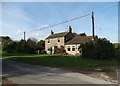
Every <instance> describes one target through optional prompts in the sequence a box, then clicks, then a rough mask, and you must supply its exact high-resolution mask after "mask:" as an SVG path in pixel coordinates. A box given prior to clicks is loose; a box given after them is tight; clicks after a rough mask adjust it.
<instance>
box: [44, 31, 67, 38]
mask: <svg viewBox="0 0 120 86" xmlns="http://www.w3.org/2000/svg"><path fill="white" fill-rule="evenodd" d="M68 33H69V32H62V33H55V34H51V35H50V36H48V37H47V38H46V39H49V38H56V37H64V36H66V35H67V34H68Z"/></svg>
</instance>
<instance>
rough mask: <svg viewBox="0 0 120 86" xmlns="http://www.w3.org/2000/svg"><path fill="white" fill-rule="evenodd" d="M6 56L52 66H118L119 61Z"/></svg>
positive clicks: (28, 62)
mask: <svg viewBox="0 0 120 86" xmlns="http://www.w3.org/2000/svg"><path fill="white" fill-rule="evenodd" d="M4 58H6V59H9V60H13V61H17V62H22V63H27V64H32V65H41V66H50V67H75V68H78V67H80V68H88V67H109V66H117V61H107V60H94V59H91V58H84V57H77V56H61V55H47V54H46V55H45V54H44V55H27V54H26V55H14V56H5V57H4Z"/></svg>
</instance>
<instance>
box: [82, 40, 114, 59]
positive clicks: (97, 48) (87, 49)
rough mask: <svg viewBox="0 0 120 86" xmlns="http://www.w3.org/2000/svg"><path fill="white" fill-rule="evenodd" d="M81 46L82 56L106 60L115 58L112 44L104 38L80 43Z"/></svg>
mask: <svg viewBox="0 0 120 86" xmlns="http://www.w3.org/2000/svg"><path fill="white" fill-rule="evenodd" d="M81 48H82V55H83V57H92V58H94V59H106V60H111V59H114V58H116V57H115V53H116V52H115V48H114V46H113V44H112V43H110V42H109V41H108V40H106V39H105V38H103V39H98V40H97V41H91V42H89V43H85V44H82V46H81Z"/></svg>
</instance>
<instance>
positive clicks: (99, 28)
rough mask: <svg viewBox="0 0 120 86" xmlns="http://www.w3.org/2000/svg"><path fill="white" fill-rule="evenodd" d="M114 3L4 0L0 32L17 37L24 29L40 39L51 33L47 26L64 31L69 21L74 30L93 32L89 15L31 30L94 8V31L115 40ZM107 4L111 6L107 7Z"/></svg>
mask: <svg viewBox="0 0 120 86" xmlns="http://www.w3.org/2000/svg"><path fill="white" fill-rule="evenodd" d="M115 5H117V2H84V3H83V2H56V3H55V2H3V3H2V35H8V36H10V37H11V38H12V39H15V40H19V39H21V38H23V32H24V31H26V38H29V37H35V38H37V39H38V40H41V39H45V38H46V37H47V36H48V35H49V34H50V30H53V31H54V32H55V33H58V32H64V31H67V29H68V25H71V27H72V31H73V32H76V33H78V34H79V33H82V32H85V33H86V34H87V35H92V26H91V15H89V16H86V17H84V18H81V19H78V20H75V21H72V22H68V23H65V24H62V25H58V26H55V27H52V28H48V29H44V30H38V31H32V30H36V29H40V28H43V27H47V26H50V25H53V24H56V23H60V22H63V21H66V20H69V19H72V18H76V17H80V16H83V15H86V14H91V12H92V11H94V13H95V35H98V37H102V38H107V39H108V40H110V41H111V42H117V41H118V7H117V6H115ZM111 6H112V7H111ZM108 7H111V8H109V9H106V8H108ZM104 9H105V10H104Z"/></svg>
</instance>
